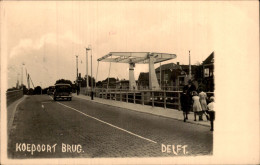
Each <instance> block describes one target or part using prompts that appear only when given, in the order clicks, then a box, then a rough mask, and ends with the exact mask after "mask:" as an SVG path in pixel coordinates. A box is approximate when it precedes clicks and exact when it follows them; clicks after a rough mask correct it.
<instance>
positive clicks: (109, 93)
mask: <svg viewBox="0 0 260 165" xmlns="http://www.w3.org/2000/svg"><path fill="white" fill-rule="evenodd" d="M111 96H112V94H111V90H109V99H110V100H112V98H111Z"/></svg>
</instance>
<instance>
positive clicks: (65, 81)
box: [56, 79, 72, 85]
mask: <svg viewBox="0 0 260 165" xmlns="http://www.w3.org/2000/svg"><path fill="white" fill-rule="evenodd" d="M56 84H70V85H72V82H71V81H70V80H65V79H59V80H57V81H56Z"/></svg>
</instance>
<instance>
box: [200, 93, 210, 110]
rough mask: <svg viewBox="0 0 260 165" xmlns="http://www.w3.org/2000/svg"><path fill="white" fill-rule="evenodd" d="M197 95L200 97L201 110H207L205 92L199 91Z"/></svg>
mask: <svg viewBox="0 0 260 165" xmlns="http://www.w3.org/2000/svg"><path fill="white" fill-rule="evenodd" d="M199 97H200V105H201V108H202V110H207V109H208V106H207V101H206V98H207V94H206V93H205V92H200V93H199Z"/></svg>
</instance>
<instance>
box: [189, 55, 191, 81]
mask: <svg viewBox="0 0 260 165" xmlns="http://www.w3.org/2000/svg"><path fill="white" fill-rule="evenodd" d="M189 80H191V64H190V50H189Z"/></svg>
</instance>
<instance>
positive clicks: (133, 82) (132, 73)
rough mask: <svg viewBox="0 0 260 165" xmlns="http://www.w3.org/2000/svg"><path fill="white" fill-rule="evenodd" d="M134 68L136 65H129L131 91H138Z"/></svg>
mask: <svg viewBox="0 0 260 165" xmlns="http://www.w3.org/2000/svg"><path fill="white" fill-rule="evenodd" d="M134 67H135V64H134V63H130V64H129V90H133V89H137V88H136V82H135V76H134Z"/></svg>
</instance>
